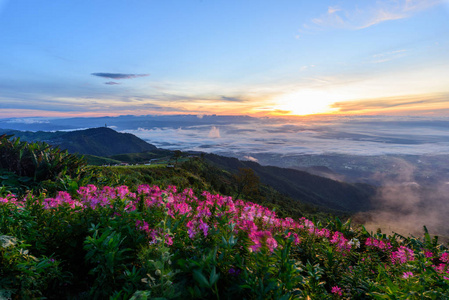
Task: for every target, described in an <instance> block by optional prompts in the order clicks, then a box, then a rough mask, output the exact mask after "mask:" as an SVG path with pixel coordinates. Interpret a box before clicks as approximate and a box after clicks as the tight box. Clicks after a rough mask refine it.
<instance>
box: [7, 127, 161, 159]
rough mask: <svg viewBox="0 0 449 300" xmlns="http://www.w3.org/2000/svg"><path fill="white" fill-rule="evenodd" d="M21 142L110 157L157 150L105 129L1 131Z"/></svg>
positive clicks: (122, 134)
mask: <svg viewBox="0 0 449 300" xmlns="http://www.w3.org/2000/svg"><path fill="white" fill-rule="evenodd" d="M3 133H6V134H14V136H16V137H20V138H21V139H22V140H25V141H29V142H35V141H42V142H46V143H48V144H50V145H53V146H59V147H60V148H61V149H67V150H68V151H69V152H70V153H79V154H89V155H96V156H103V157H105V156H111V155H117V154H123V153H138V152H147V151H154V150H157V147H156V146H154V145H151V144H149V143H147V142H145V141H144V140H142V139H140V138H138V137H136V136H135V135H132V134H130V133H120V132H117V131H115V130H112V129H110V128H107V127H99V128H90V129H86V130H76V131H70V132H61V131H57V132H42V131H38V132H29V131H26V132H23V131H11V130H3Z"/></svg>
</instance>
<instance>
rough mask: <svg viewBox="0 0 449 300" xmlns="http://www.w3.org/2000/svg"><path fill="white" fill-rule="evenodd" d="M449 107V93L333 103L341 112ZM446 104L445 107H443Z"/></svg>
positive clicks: (333, 106)
mask: <svg viewBox="0 0 449 300" xmlns="http://www.w3.org/2000/svg"><path fill="white" fill-rule="evenodd" d="M435 106H440V107H441V108H448V107H449V94H445V93H443V94H429V95H409V96H397V97H382V98H375V99H364V100H355V101H342V102H336V103H333V104H332V105H331V107H332V108H336V109H338V111H339V112H340V113H355V112H357V113H361V112H364V113H366V112H369V111H372V110H387V109H392V108H401V109H418V108H419V109H423V110H425V109H426V107H427V108H428V109H435ZM443 106H444V107H443Z"/></svg>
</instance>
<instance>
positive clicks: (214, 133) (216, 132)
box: [207, 126, 220, 139]
mask: <svg viewBox="0 0 449 300" xmlns="http://www.w3.org/2000/svg"><path fill="white" fill-rule="evenodd" d="M207 136H208V137H209V138H212V139H219V138H220V129H219V128H217V127H215V126H212V128H211V129H210V131H209V134H208V135H207Z"/></svg>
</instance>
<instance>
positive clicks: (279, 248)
mask: <svg viewBox="0 0 449 300" xmlns="http://www.w3.org/2000/svg"><path fill="white" fill-rule="evenodd" d="M31 253H32V255H31ZM0 272H1V274H0V278H1V282H0V286H1V289H0V295H1V296H2V297H10V298H23V299H27V298H39V297H48V298H54V299H61V298H77V299H81V298H86V297H88V298H89V299H108V298H110V299H180V298H185V299H198V298H201V299H219V298H221V299H231V298H235V299H243V298H245V299H367V298H372V299H447V298H448V297H449V252H448V250H447V248H446V247H444V246H442V245H440V244H439V243H438V240H437V239H432V238H430V236H429V234H428V233H427V232H425V234H424V238H422V239H419V238H415V237H402V236H398V235H393V236H386V235H385V234H381V233H369V232H367V231H366V230H365V229H364V228H363V227H360V228H353V227H352V226H351V223H350V222H342V221H340V220H339V219H338V218H333V219H329V220H327V221H326V222H318V221H316V222H314V221H311V220H308V219H306V218H297V219H292V218H281V217H279V216H278V215H277V214H276V213H275V212H274V211H272V210H270V209H268V208H266V207H264V206H261V205H259V204H255V203H253V202H245V201H242V200H234V199H232V198H231V197H226V196H221V195H218V194H212V193H209V192H203V193H201V194H196V193H195V192H194V191H193V190H192V189H185V190H183V191H178V190H177V188H176V187H174V186H169V187H167V188H166V189H161V188H160V187H158V186H149V185H140V186H138V187H137V188H136V189H135V190H132V189H130V188H129V187H128V186H117V187H109V186H104V187H99V186H95V185H87V186H84V187H80V188H79V189H78V190H77V191H76V192H74V193H72V194H70V193H68V192H66V191H60V192H58V193H57V194H56V196H55V197H53V198H52V197H47V196H46V195H44V194H36V195H28V196H27V197H24V198H18V197H15V196H14V195H11V194H9V195H5V196H4V197H1V198H0ZM61 286H64V288H63V289H61V288H58V287H61Z"/></svg>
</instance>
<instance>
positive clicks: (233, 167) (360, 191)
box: [205, 154, 376, 212]
mask: <svg viewBox="0 0 449 300" xmlns="http://www.w3.org/2000/svg"><path fill="white" fill-rule="evenodd" d="M205 159H206V160H208V161H210V162H212V163H213V164H214V165H216V166H217V167H218V168H223V169H224V170H227V171H229V172H232V173H235V172H237V170H238V169H239V168H251V169H252V170H254V172H255V173H256V174H257V175H258V176H259V177H260V180H261V182H262V183H264V184H267V185H269V186H272V187H273V188H274V189H276V190H278V191H281V192H282V193H285V194H286V195H288V196H290V197H292V198H293V199H296V200H299V201H301V202H306V203H310V204H314V205H318V206H322V207H327V208H331V209H335V210H342V211H348V212H356V211H363V210H367V209H369V208H370V207H371V203H370V199H371V198H372V197H373V196H374V195H375V194H376V189H375V188H374V187H372V186H370V185H367V184H349V183H345V182H340V181H335V180H331V179H328V178H324V177H319V176H316V175H312V174H309V173H307V172H304V171H299V170H294V169H286V168H278V167H271V166H261V165H260V164H258V163H255V162H251V161H241V160H238V159H236V158H229V157H223V156H219V155H215V154H207V155H206V156H205Z"/></svg>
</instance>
